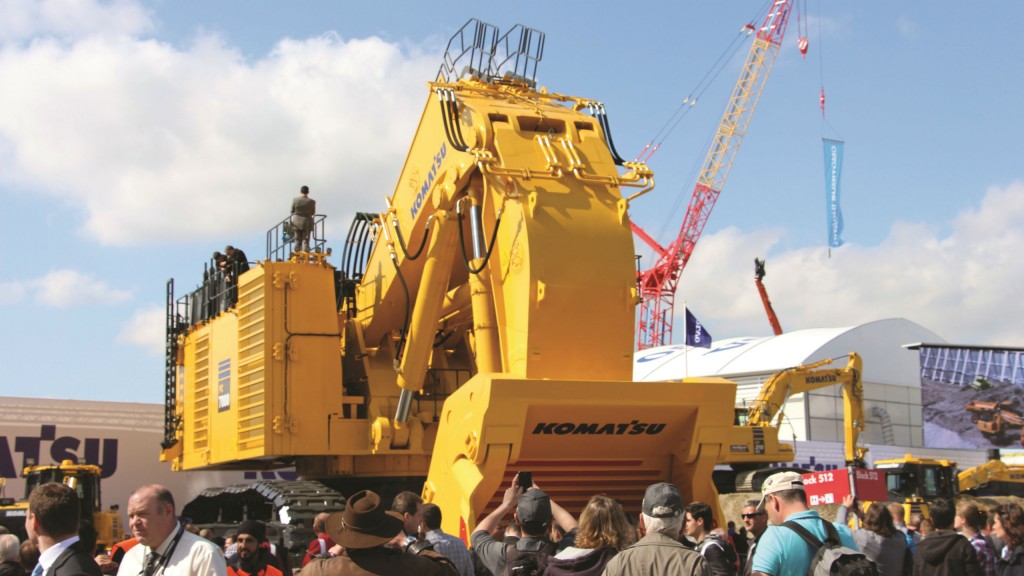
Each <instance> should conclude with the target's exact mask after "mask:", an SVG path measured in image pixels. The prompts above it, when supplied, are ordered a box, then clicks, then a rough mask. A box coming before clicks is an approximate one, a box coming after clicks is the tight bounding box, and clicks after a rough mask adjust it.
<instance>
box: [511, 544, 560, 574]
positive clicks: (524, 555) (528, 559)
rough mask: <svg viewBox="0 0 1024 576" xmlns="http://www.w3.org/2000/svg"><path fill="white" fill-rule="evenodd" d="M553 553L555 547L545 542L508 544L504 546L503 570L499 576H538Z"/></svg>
mask: <svg viewBox="0 0 1024 576" xmlns="http://www.w3.org/2000/svg"><path fill="white" fill-rule="evenodd" d="M554 552H555V545H554V544H553V543H551V542H548V541H546V540H533V541H531V542H524V541H523V540H522V539H520V540H517V541H516V542H510V543H508V544H506V545H505V569H504V570H503V571H502V573H501V576H540V575H541V574H543V573H544V569H545V568H547V566H548V558H549V557H550V556H554Z"/></svg>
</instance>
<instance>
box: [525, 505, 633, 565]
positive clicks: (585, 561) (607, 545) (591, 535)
mask: <svg viewBox="0 0 1024 576" xmlns="http://www.w3.org/2000/svg"><path fill="white" fill-rule="evenodd" d="M631 532H632V528H631V527H630V525H629V520H627V519H626V514H625V513H624V512H623V511H622V506H620V505H619V503H618V502H616V501H615V500H612V499H611V498H609V497H607V496H594V497H593V498H591V499H590V501H589V502H587V506H586V508H584V509H583V512H581V513H580V522H579V527H578V528H577V529H576V542H575V545H574V546H570V547H569V548H566V549H565V550H562V551H561V552H559V553H558V554H557V555H555V556H554V557H552V558H550V559H549V560H548V565H547V568H546V569H545V570H544V574H545V575H546V576H563V575H565V574H577V575H585V576H589V575H595V576H597V575H599V574H601V572H603V571H604V567H605V565H606V564H608V561H609V560H611V559H612V557H614V556H615V555H616V554H618V553H619V550H622V549H623V548H625V547H626V546H629V545H630V544H631V543H632V542H633V539H632V536H631Z"/></svg>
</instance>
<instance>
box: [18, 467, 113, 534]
mask: <svg viewBox="0 0 1024 576" xmlns="http://www.w3.org/2000/svg"><path fill="white" fill-rule="evenodd" d="M22 475H23V476H24V477H25V497H24V499H22V500H15V499H14V498H0V525H3V526H4V527H6V528H7V529H8V530H9V531H10V532H11V533H12V534H15V535H17V536H18V537H19V539H21V540H24V539H25V516H26V515H27V514H28V496H29V494H30V493H31V492H32V489H33V488H35V487H36V486H39V485H41V484H46V483H48V482H59V483H61V484H66V485H68V486H70V487H72V488H74V489H75V491H76V492H77V493H78V500H79V503H80V504H81V508H82V520H81V521H82V523H83V524H90V525H92V528H94V529H95V530H96V543H97V545H99V546H105V547H108V548H109V547H110V546H112V545H113V544H114V543H116V542H120V541H121V540H123V539H124V526H123V524H122V521H121V514H120V513H119V512H118V511H117V508H116V507H112V508H111V509H110V510H104V509H103V501H102V499H101V495H100V477H101V471H100V467H99V466H95V465H93V464H75V463H74V462H72V461H71V460H64V461H63V462H61V463H60V464H48V465H44V466H27V467H26V468H25V469H24V471H23V472H22Z"/></svg>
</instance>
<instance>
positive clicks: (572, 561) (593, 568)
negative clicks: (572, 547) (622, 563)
mask: <svg viewBox="0 0 1024 576" xmlns="http://www.w3.org/2000/svg"><path fill="white" fill-rule="evenodd" d="M618 553H619V551H618V550H616V549H615V548H596V549H594V550H591V551H590V552H589V553H587V554H584V555H583V556H577V557H576V558H567V559H559V558H555V557H554V556H552V557H550V558H548V566H547V568H545V569H544V576H567V575H569V574H578V575H580V576H601V573H602V572H604V567H605V566H607V565H608V562H609V561H610V560H611V559H612V557H614V556H615V555H616V554H618Z"/></svg>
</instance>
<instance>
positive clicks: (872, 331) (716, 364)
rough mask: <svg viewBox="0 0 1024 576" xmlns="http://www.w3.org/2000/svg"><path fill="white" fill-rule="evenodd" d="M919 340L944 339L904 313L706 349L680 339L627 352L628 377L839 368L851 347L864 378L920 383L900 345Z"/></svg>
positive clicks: (914, 362) (914, 363)
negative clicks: (815, 365)
mask: <svg viewBox="0 0 1024 576" xmlns="http://www.w3.org/2000/svg"><path fill="white" fill-rule="evenodd" d="M921 342H927V343H938V344H942V343H945V342H946V341H945V340H944V339H942V338H941V337H940V336H939V335H938V334H936V333H934V332H932V331H931V330H928V329H927V328H925V327H923V326H921V325H920V324H916V323H914V322H911V321H910V320H907V319H905V318H887V319H884V320H876V321H874V322H868V323H866V324H861V325H859V326H848V327H844V328H811V329H807V330H794V331H792V332H788V333H785V334H782V335H779V336H767V337H738V338H725V339H722V340H716V341H715V342H714V343H713V344H712V345H711V347H710V348H693V347H689V346H684V345H681V344H680V345H672V346H660V347H658V348H650V349H647V350H640V351H637V352H636V353H635V354H634V355H633V379H634V380H639V381H651V380H680V379H682V378H685V377H688V376H689V377H694V376H722V377H726V378H736V377H741V376H745V375H754V374H773V373H775V372H779V371H780V370H784V369H786V368H791V367H793V366H799V365H801V364H809V363H811V362H817V361H819V360H824V359H825V358H836V361H835V362H834V363H833V366H834V367H837V368H841V367H842V366H844V365H845V364H846V360H845V358H844V356H845V355H846V354H847V353H849V352H857V353H858V354H860V355H861V357H862V358H863V359H864V375H863V378H864V380H866V381H870V382H876V383H879V384H897V385H903V386H912V387H920V385H921V373H920V367H919V362H918V353H917V352H916V351H913V350H907V349H906V348H905V346H906V345H908V344H917V343H921Z"/></svg>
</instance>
